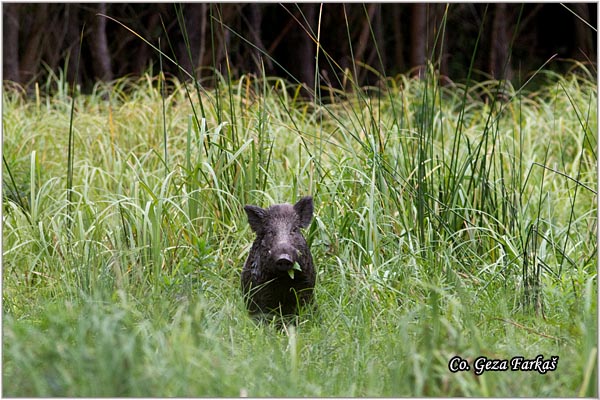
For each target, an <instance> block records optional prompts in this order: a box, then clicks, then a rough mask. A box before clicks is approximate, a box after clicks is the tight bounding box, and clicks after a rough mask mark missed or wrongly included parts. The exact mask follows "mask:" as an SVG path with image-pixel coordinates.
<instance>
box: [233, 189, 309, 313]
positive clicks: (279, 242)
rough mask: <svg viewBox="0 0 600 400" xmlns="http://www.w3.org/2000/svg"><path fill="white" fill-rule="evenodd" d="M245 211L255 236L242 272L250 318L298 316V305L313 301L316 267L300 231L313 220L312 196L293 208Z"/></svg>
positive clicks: (278, 206) (304, 198)
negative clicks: (252, 316) (259, 315)
mask: <svg viewBox="0 0 600 400" xmlns="http://www.w3.org/2000/svg"><path fill="white" fill-rule="evenodd" d="M244 210H245V211H246V214H247V215H248V223H249V224H250V227H251V228H252V230H253V231H254V232H255V233H256V239H255V240H254V243H253V244H252V248H251V249H250V254H249V255H248V259H247V260H246V263H245V264H244V268H243V270H242V291H243V293H244V296H245V300H246V305H247V307H248V310H249V311H250V313H251V314H252V315H257V314H263V315H264V314H278V315H283V316H286V315H297V313H298V306H299V305H304V304H310V303H312V302H313V288H314V286H315V268H314V265H313V258H312V254H311V253H310V249H309V248H308V244H307V243H306V239H305V238H304V236H302V233H301V232H300V229H301V228H306V227H308V226H309V225H310V222H311V220H312V216H313V200H312V197H303V198H301V199H300V200H298V202H297V203H296V204H294V205H293V206H292V205H291V204H287V203H286V204H276V205H273V206H271V207H269V208H267V209H263V208H260V207H257V206H252V205H247V206H245V207H244Z"/></svg>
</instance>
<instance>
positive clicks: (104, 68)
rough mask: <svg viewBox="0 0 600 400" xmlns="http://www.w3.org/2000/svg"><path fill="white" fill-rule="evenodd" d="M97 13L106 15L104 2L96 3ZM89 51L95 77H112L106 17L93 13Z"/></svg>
mask: <svg viewBox="0 0 600 400" xmlns="http://www.w3.org/2000/svg"><path fill="white" fill-rule="evenodd" d="M97 11H98V13H100V14H104V15H106V3H101V4H99V5H98V9H97ZM88 43H89V45H90V51H91V53H92V60H93V64H94V73H95V75H96V78H98V79H100V80H102V81H110V80H112V79H113V74H112V63H111V55H110V50H109V49H108V40H107V38H106V18H104V17H102V16H99V15H95V16H94V23H93V26H92V36H91V37H90V38H89V40H88Z"/></svg>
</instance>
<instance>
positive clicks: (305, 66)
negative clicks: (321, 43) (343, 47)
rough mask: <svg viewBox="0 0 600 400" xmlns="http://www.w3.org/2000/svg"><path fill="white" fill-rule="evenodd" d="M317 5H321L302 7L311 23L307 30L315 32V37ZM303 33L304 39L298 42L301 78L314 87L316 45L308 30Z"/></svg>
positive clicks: (307, 84) (301, 80)
mask: <svg viewBox="0 0 600 400" xmlns="http://www.w3.org/2000/svg"><path fill="white" fill-rule="evenodd" d="M317 7H319V6H318V5H317V4H304V5H303V7H302V9H303V10H304V15H306V21H307V22H308V25H309V27H308V29H307V30H308V31H309V32H314V35H315V37H316V35H317ZM301 35H302V40H301V41H300V43H299V44H298V45H299V49H298V55H299V60H298V61H299V62H300V63H301V67H300V76H299V80H300V82H304V83H305V84H306V86H307V87H308V88H314V86H315V68H317V66H316V65H315V62H316V61H315V60H316V54H315V46H314V44H313V41H312V39H311V38H310V37H309V35H308V34H307V33H306V32H304V31H302V33H301Z"/></svg>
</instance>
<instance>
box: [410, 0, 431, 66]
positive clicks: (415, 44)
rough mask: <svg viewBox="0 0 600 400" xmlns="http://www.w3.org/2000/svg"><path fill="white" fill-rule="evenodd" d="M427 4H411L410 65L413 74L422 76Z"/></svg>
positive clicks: (425, 47)
mask: <svg viewBox="0 0 600 400" xmlns="http://www.w3.org/2000/svg"><path fill="white" fill-rule="evenodd" d="M427 7H428V5H427V4H423V3H418V4H413V5H412V24H411V35H410V36H411V37H410V38H411V50H410V66H411V68H416V70H415V75H417V76H419V77H423V72H424V68H425V62H426V60H427V58H426V57H427Z"/></svg>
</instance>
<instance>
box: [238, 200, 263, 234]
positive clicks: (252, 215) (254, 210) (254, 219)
mask: <svg viewBox="0 0 600 400" xmlns="http://www.w3.org/2000/svg"><path fill="white" fill-rule="evenodd" d="M244 210H245V211H246V215H248V223H249V224H250V228H252V230H253V231H254V232H259V231H260V230H261V228H262V226H263V219H264V218H265V216H266V215H267V211H266V210H264V209H262V208H260V207H257V206H246V207H244Z"/></svg>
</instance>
